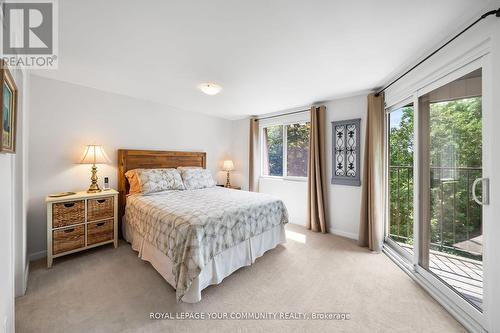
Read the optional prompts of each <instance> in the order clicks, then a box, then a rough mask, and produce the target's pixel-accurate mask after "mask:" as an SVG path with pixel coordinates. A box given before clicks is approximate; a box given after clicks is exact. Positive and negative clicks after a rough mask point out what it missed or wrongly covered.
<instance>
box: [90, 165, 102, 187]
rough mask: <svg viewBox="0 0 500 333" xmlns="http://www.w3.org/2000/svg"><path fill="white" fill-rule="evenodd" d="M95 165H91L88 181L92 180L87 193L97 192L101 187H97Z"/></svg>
mask: <svg viewBox="0 0 500 333" xmlns="http://www.w3.org/2000/svg"><path fill="white" fill-rule="evenodd" d="M97 179H98V178H97V167H96V166H95V164H94V165H93V166H92V177H90V181H91V182H92V183H91V184H90V187H89V189H88V190H87V193H98V192H101V191H102V190H101V188H100V187H99V184H97Z"/></svg>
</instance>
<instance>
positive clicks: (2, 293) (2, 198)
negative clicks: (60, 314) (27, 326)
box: [0, 70, 27, 332]
mask: <svg viewBox="0 0 500 333" xmlns="http://www.w3.org/2000/svg"><path fill="white" fill-rule="evenodd" d="M11 73H12V76H13V77H14V81H15V82H16V86H17V89H18V107H17V111H18V114H17V121H18V123H17V131H16V140H17V141H16V143H17V148H16V154H0V253H1V255H0V268H1V269H0V329H1V330H2V332H13V331H14V295H15V294H16V292H15V289H16V288H15V287H18V286H19V289H20V292H19V293H18V294H22V293H24V289H23V288H24V286H25V284H24V276H25V268H26V266H25V265H26V253H25V251H24V249H25V246H26V242H25V237H24V232H25V230H26V228H25V224H24V222H25V221H24V219H23V216H24V212H23V204H22V203H23V197H24V190H25V188H24V183H22V172H23V171H22V170H23V161H24V157H25V151H24V150H23V145H24V138H25V136H26V131H25V123H24V119H25V117H26V113H27V110H26V107H25V106H26V103H25V102H24V101H25V98H26V97H25V89H24V80H23V78H25V76H23V73H22V72H21V71H20V70H11ZM20 180H21V182H19V181H20ZM19 276H20V279H18V277H19Z"/></svg>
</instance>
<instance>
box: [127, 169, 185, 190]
mask: <svg viewBox="0 0 500 333" xmlns="http://www.w3.org/2000/svg"><path fill="white" fill-rule="evenodd" d="M125 176H127V178H128V179H129V183H130V187H131V189H132V187H134V189H135V190H136V191H139V192H138V193H142V194H148V193H155V192H162V191H168V190H184V184H183V182H182V178H181V175H180V174H179V171H177V170H176V169H173V168H171V169H134V170H130V171H127V173H126V174H125ZM132 180H134V181H132Z"/></svg>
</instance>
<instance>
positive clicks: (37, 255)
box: [29, 250, 47, 261]
mask: <svg viewBox="0 0 500 333" xmlns="http://www.w3.org/2000/svg"><path fill="white" fill-rule="evenodd" d="M45 257H47V250H44V251H38V252H34V253H30V255H29V261H34V260H38V259H42V258H45Z"/></svg>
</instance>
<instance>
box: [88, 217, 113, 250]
mask: <svg viewBox="0 0 500 333" xmlns="http://www.w3.org/2000/svg"><path fill="white" fill-rule="evenodd" d="M113 226H114V220H106V221H102V222H93V223H89V224H88V225H87V245H92V244H97V243H102V242H105V241H109V240H112V239H113V238H114V228H113Z"/></svg>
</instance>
